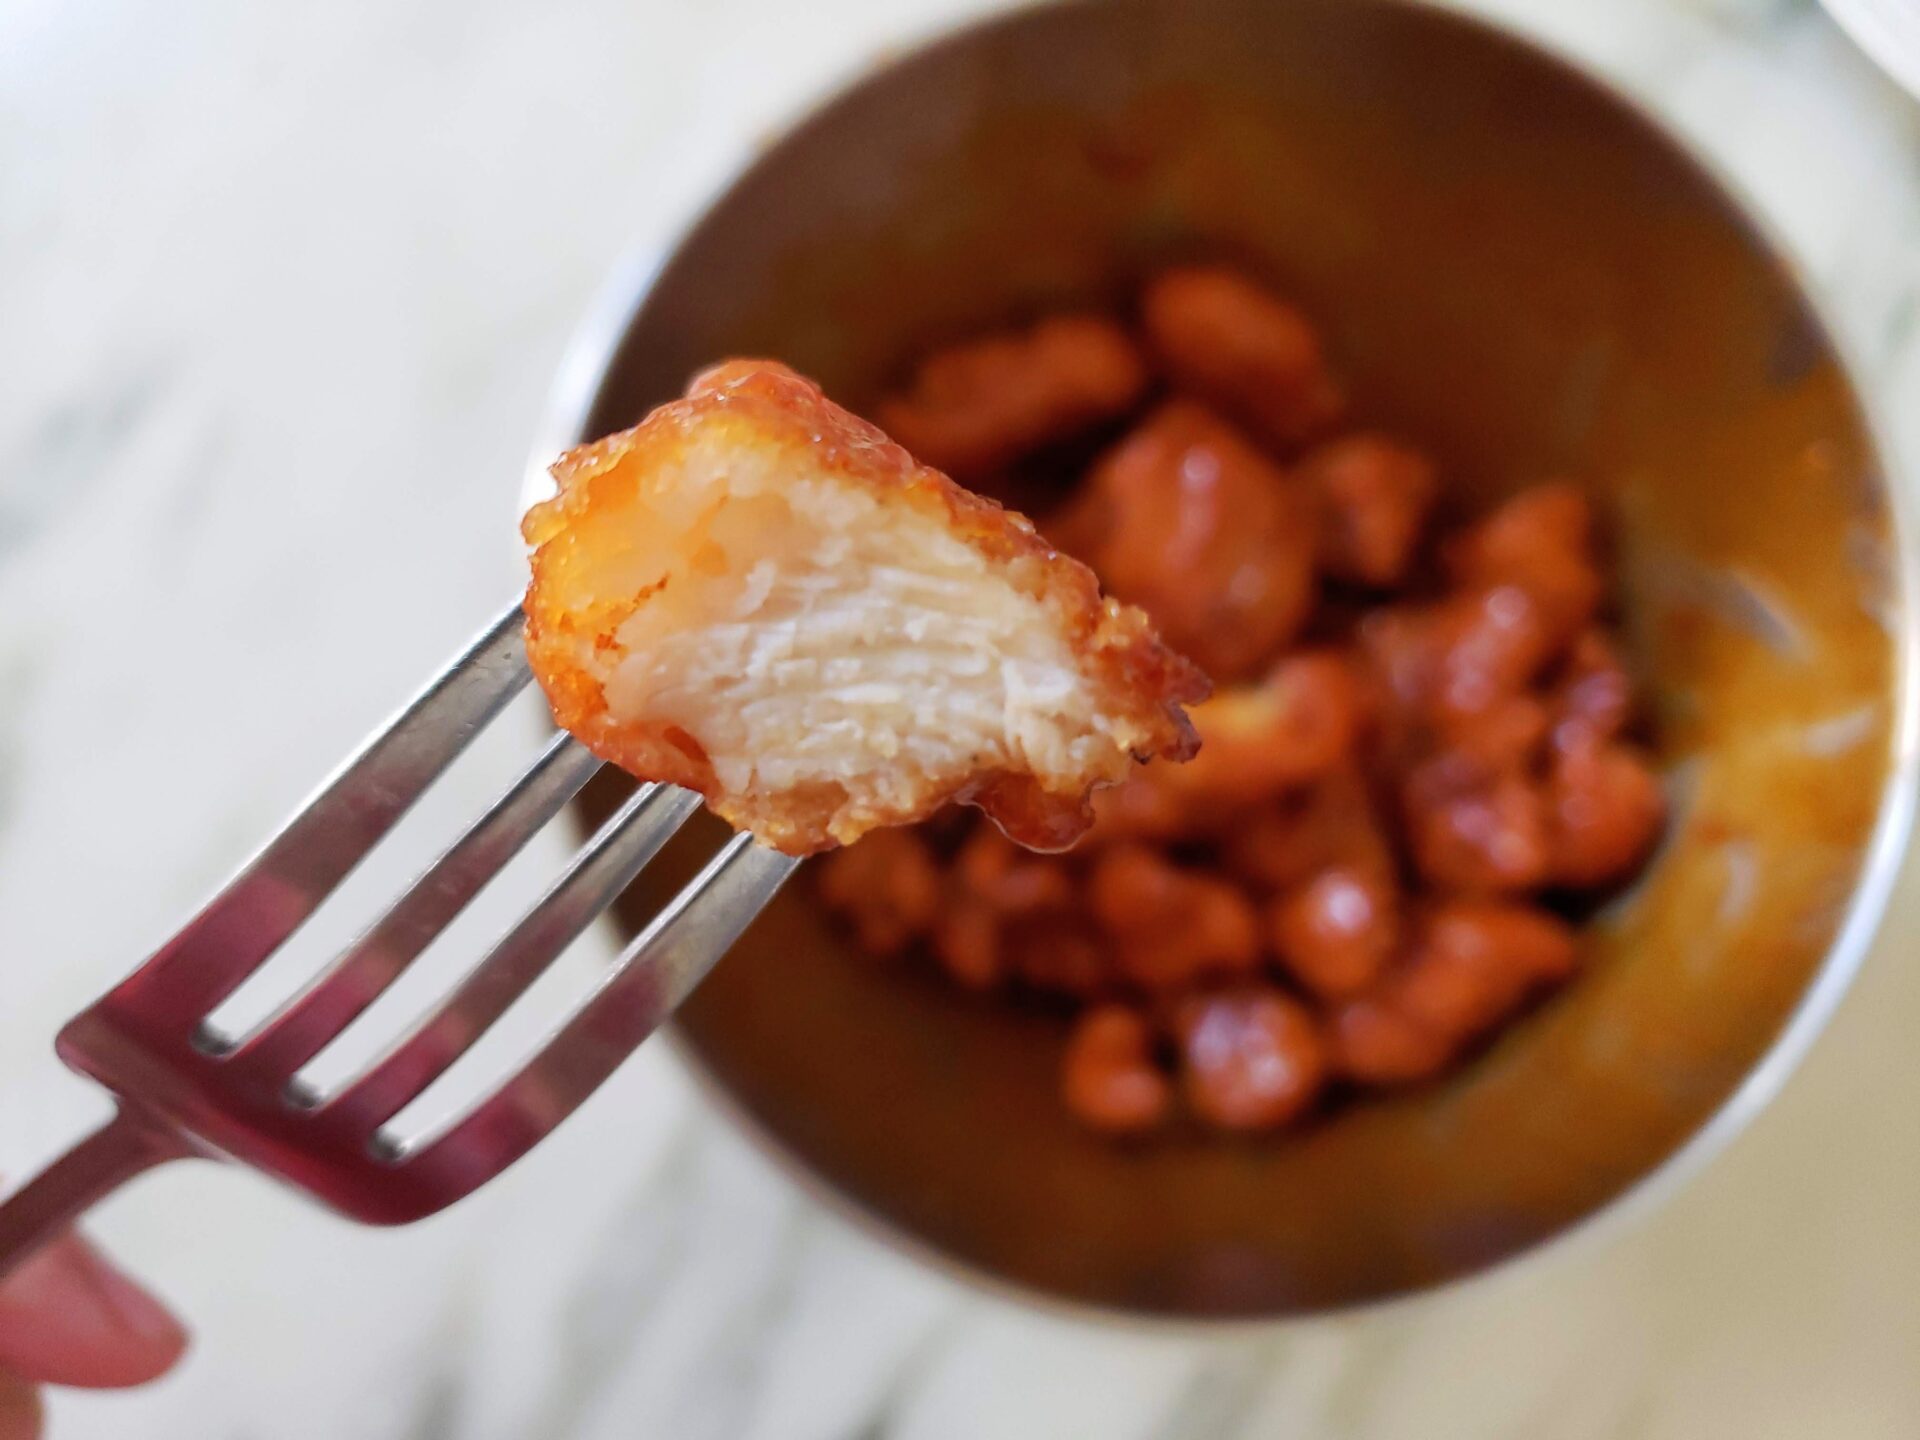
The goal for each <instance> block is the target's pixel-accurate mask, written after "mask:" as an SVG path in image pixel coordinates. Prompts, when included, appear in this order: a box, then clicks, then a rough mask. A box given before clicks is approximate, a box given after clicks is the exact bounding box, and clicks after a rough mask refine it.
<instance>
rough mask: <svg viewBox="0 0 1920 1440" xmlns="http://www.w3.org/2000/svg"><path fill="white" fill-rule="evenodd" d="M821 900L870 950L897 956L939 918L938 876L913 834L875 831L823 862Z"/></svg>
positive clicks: (929, 854) (922, 844)
mask: <svg viewBox="0 0 1920 1440" xmlns="http://www.w3.org/2000/svg"><path fill="white" fill-rule="evenodd" d="M820 898H821V899H823V900H824V901H826V902H827V904H828V905H829V906H831V907H832V908H833V909H835V910H837V911H839V912H840V913H841V914H842V915H844V916H846V918H847V922H848V923H849V924H850V925H851V926H852V927H853V933H854V934H855V935H857V936H858V937H859V939H860V943H861V945H862V946H864V947H865V948H866V949H868V950H870V951H872V952H873V953H874V954H876V955H897V954H899V953H900V952H901V951H902V950H904V949H906V947H907V946H908V945H909V944H911V943H912V942H913V941H915V940H917V939H919V938H920V937H921V936H922V935H925V934H926V933H927V931H928V930H929V929H931V928H932V926H933V922H934V919H935V917H936V916H937V915H938V914H939V913H940V871H939V868H938V867H937V866H936V865H935V863H934V859H933V853H932V852H931V851H930V850H928V849H927V844H926V841H924V840H922V839H921V838H920V837H919V836H918V835H917V834H915V833H914V832H913V831H911V830H876V831H875V832H874V833H873V834H871V835H869V836H867V837H866V838H865V839H864V840H862V841H860V843H859V844H857V845H849V846H847V847H846V848H845V849H844V850H837V851H835V852H834V853H833V854H832V855H829V856H828V857H827V858H826V860H825V861H824V862H822V864H821V867H820Z"/></svg>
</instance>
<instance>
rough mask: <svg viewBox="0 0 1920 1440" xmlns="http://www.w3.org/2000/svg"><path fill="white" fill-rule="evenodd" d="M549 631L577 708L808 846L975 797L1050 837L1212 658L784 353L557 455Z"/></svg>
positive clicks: (1178, 733) (1155, 741) (559, 708)
mask: <svg viewBox="0 0 1920 1440" xmlns="http://www.w3.org/2000/svg"><path fill="white" fill-rule="evenodd" d="M553 473H554V478H555V479H556V480H557V481H558V482H559V487H560V490H559V494H558V495H557V496H556V497H555V498H554V499H552V500H550V501H547V502H546V503H544V504H541V505H537V506H535V507H534V508H533V509H532V510H531V511H529V512H528V515H527V518H526V520H525V521H524V522H523V525H522V529H523V532H524V534H525V535H526V538H527V541H528V542H529V543H530V544H531V545H533V546H534V547H535V549H534V553H533V561H532V566H533V581H532V584H531V586H530V587H529V588H528V591H527V597H526V612H527V653H528V658H529V659H530V661H531V662H532V666H533V672H534V674H535V676H536V677H537V678H538V679H539V681H540V683H541V686H542V687H543V688H544V689H545V691H546V693H547V698H548V701H549V702H550V703H551V705H552V707H553V712H554V717H555V719H556V720H558V722H559V723H560V724H561V725H562V726H564V727H565V728H566V729H568V730H570V731H572V732H573V734H574V735H575V736H577V737H578V738H579V739H580V740H581V741H582V743H584V744H585V745H586V746H587V747H588V748H589V749H591V750H592V751H593V752H594V753H595V754H597V755H600V756H603V757H604V758H606V759H608V760H611V761H612V762H614V763H615V764H617V765H619V766H621V767H622V768H623V769H626V770H629V771H631V772H632V773H633V774H635V775H637V776H640V777H641V778H643V779H649V780H666V781H671V782H672V783H674V784H677V785H684V786H686V787H688V788H689V789H693V790H698V791H699V792H700V793H701V794H703V795H704V796H705V797H706V798H707V802H708V804H709V805H710V806H711V807H712V808H713V809H714V810H715V811H716V812H717V813H719V814H720V815H721V816H723V817H724V818H726V819H727V820H728V821H730V822H732V823H733V824H734V825H736V826H738V827H740V828H742V829H745V830H749V831H751V832H753V834H754V835H755V836H756V837H758V838H759V839H760V840H761V841H762V842H764V843H766V844H768V845H771V846H773V847H775V848H776V849H780V850H784V851H786V852H788V853H789V854H807V853H810V852H812V851H817V850H822V849H826V848H828V847H830V846H832V845H834V844H845V843H846V842H848V841H851V840H853V839H856V838H857V837H858V836H860V835H862V834H864V833H866V832H867V831H869V830H871V829H874V828H875V827H877V826H881V825H896V824H902V823H905V822H908V821H912V820H916V819H919V818H922V817H924V816H927V815H930V814H932V813H933V812H934V811H935V810H936V809H938V808H939V807H940V806H941V805H943V804H945V803H946V802H948V801H950V800H963V801H967V802H969V803H971V804H974V805H977V806H979V807H980V808H981V809H982V810H984V811H986V812H987V814H989V815H990V816H992V817H993V818H994V819H995V820H996V821H997V822H998V823H999V824H1000V826H1001V827H1002V828H1003V829H1004V830H1006V831H1007V832H1008V833H1009V834H1010V835H1013V836H1014V837H1016V838H1017V839H1019V840H1021V841H1022V842H1023V843H1026V844H1029V845H1032V846H1034V847H1036V848H1047V849H1057V848H1062V847H1064V846H1066V845H1068V844H1070V843H1071V842H1072V841H1073V840H1074V839H1075V838H1076V837H1077V836H1078V835H1079V834H1080V833H1081V832H1082V831H1083V830H1085V828H1086V827H1087V825H1088V824H1090V823H1091V809H1090V806H1089V804H1088V793H1089V791H1090V790H1091V789H1092V787H1094V786H1096V785H1099V784H1110V783H1115V782H1118V781H1120V780H1123V779H1125V778H1126V777H1127V775H1128V774H1129V773H1130V772H1131V771H1132V770H1133V767H1134V763H1135V761H1136V759H1140V760H1144V759H1147V758H1149V757H1152V756H1156V755H1158V756H1164V757H1167V758H1169V759H1176V760H1178V759H1185V758H1186V757H1187V756H1189V755H1190V754H1191V753H1192V751H1193V748H1194V746H1195V744H1196V741H1195V737H1194V733H1193V728H1192V726H1191V725H1190V724H1189V723H1188V722H1187V719H1186V716H1185V713H1184V712H1183V710H1182V709H1181V706H1182V705H1183V704H1184V703H1187V702H1191V701H1195V700H1198V699H1200V698H1201V697H1203V696H1204V695H1205V694H1206V691H1207V684H1206V681H1205V679H1204V677H1203V676H1201V675H1200V673H1199V672H1198V671H1197V670H1195V669H1194V667H1193V666H1192V665H1191V664H1190V663H1189V662H1187V661H1186V660H1184V659H1183V658H1181V657H1180V656H1178V655H1176V654H1174V653H1173V652H1172V651H1171V650H1169V649H1168V648H1167V647H1166V646H1165V645H1163V644H1162V643H1161V642H1160V639H1159V637H1158V636H1157V635H1155V633H1154V631H1153V628H1152V626H1151V624H1150V623H1149V622H1148V620H1147V617H1146V616H1145V615H1144V614H1143V613H1141V612H1140V611H1139V610H1136V609H1132V608H1130V607H1127V606H1123V605H1120V604H1118V603H1116V602H1114V601H1111V600H1106V599H1103V598H1102V596H1101V594H1100V591H1099V587H1098V584H1097V583H1096V582H1095V580H1094V577H1093V574H1092V572H1090V571H1089V570H1088V569H1087V568H1086V567H1085V566H1083V565H1081V564H1080V563H1078V562H1077V561H1075V560H1071V559H1069V558H1067V557H1066V556H1064V555H1061V554H1059V553H1058V552H1057V551H1055V550H1053V549H1052V548H1051V547H1049V546H1048V545H1047V544H1046V543H1045V542H1044V541H1043V540H1041V539H1040V537H1039V536H1038V535H1037V534H1036V533H1035V532H1034V529H1033V526H1032V525H1031V524H1030V523H1029V522H1028V521H1027V520H1026V519H1025V518H1023V517H1022V516H1019V515H1015V514H1011V513H1009V512H1007V511H1005V510H1002V509H1001V508H1000V507H999V506H997V505H995V504H993V503H992V502H990V501H986V500H982V499H980V498H979V497H978V496H976V495H972V494H970V493H968V492H967V491H965V490H962V489H960V488H959V487H958V486H956V485H955V484H954V483H953V482H952V481H951V480H949V479H947V477H946V476H944V475H942V474H940V473H939V472H938V471H936V470H931V469H929V468H927V467H926V466H923V465H920V464H918V463H916V462H915V461H914V460H913V458H912V457H911V456H910V455H908V454H907V452H906V451H905V450H903V449H901V448H900V447H899V446H898V445H896V444H894V443H893V442H892V441H890V440H888V439H887V437H886V436H885V435H883V434H882V433H881V432H880V431H879V430H877V429H876V428H874V427H873V426H872V425H869V424H867V423H866V422H865V421H863V420H860V419H858V418H857V417H855V416H853V415H850V414H848V413H847V412H846V411H844V410H842V409H840V408H839V407H838V406H837V405H834V404H833V403H832V402H830V401H829V400H827V399H826V397H825V396H823V395H822V394H821V392H820V390H819V387H817V386H816V385H814V384H813V383H812V382H810V381H808V380H805V379H802V378H801V377H800V376H798V375H796V374H794V373H793V372H792V371H791V370H788V369H786V368H785V367H784V366H781V365H777V364H773V363H771V362H766V361H734V362H730V363H728V364H725V365H721V366H719V367H717V368H716V369H713V370H710V371H708V372H707V373H706V374H704V375H702V376H701V377H699V378H698V379H697V380H696V381H695V382H694V384H693V386H692V388H691V389H690V390H689V391H688V393H687V396H686V398H685V399H683V400H678V401H674V402H673V403H671V404H668V405H664V406H662V407H661V408H660V409H658V410H656V411H654V413H653V414H652V415H650V416H648V417H647V419H646V420H645V421H643V422H642V423H641V424H640V425H639V426H637V427H636V428H634V429H632V430H629V431H626V432H624V433H622V434H619V435H614V436H610V437H609V438H607V439H605V440H601V441H597V442H595V443H594V444H591V445H586V446H582V447H581V448H580V449H578V450H574V451H571V452H569V453H568V454H567V455H565V456H563V457H561V459H560V461H559V462H558V463H557V464H556V465H555V466H554V467H553Z"/></svg>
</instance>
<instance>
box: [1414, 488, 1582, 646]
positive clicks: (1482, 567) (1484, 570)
mask: <svg viewBox="0 0 1920 1440" xmlns="http://www.w3.org/2000/svg"><path fill="white" fill-rule="evenodd" d="M1593 531H1594V521H1593V506H1592V504H1591V503H1590V502H1589V501H1588V499H1587V497H1586V496H1585V495H1584V494H1582V493H1581V492H1580V490H1579V489H1578V488H1576V487H1575V486H1574V485H1572V484H1570V483H1568V482H1565V481H1555V482H1551V483H1549V484H1545V485H1535V486H1533V487H1532V488H1531V489H1527V490H1522V491H1521V492H1520V493H1519V494H1518V495H1515V496H1514V497H1513V498H1512V499H1511V500H1508V501H1507V502H1506V503H1505V504H1503V505H1502V506H1500V508H1499V509H1497V510H1495V511H1494V512H1493V513H1492V514H1490V515H1488V516H1487V517H1486V518H1485V519H1483V520H1481V521H1480V522H1479V523H1478V524H1475V525H1473V526H1471V527H1469V528H1468V529H1466V530H1464V531H1462V532H1461V533H1459V534H1458V535H1456V536H1454V537H1453V538H1452V539H1451V540H1450V541H1449V542H1448V543H1447V545H1446V547H1445V559H1446V564H1447V568H1448V570H1449V571H1450V572H1451V574H1452V576H1453V578H1454V580H1455V581H1456V582H1457V583H1458V584H1460V585H1461V586H1462V587H1464V588H1468V589H1476V590H1487V589H1493V588H1496V587H1499V586H1507V585H1511V586H1516V587H1518V588H1519V589H1521V590H1524V591H1526V592H1527V594H1528V595H1530V596H1531V597H1532V598H1533V601H1534V604H1535V605H1536V607H1537V608H1538V610H1539V612H1540V616H1541V619H1542V622H1543V624H1544V627H1545V631H1546V634H1547V636H1548V637H1549V644H1550V646H1553V647H1558V646H1560V645H1564V644H1566V643H1568V642H1570V641H1572V639H1573V638H1574V636H1576V635H1577V634H1578V633H1579V632H1580V631H1581V630H1582V629H1583V628H1584V627H1585V626H1586V625H1587V624H1588V623H1589V622H1590V621H1591V620H1592V619H1593V616H1594V612H1595V611H1596V610H1598V608H1599V605H1600V600H1601V597H1602V595H1603V594H1604V592H1605V590H1606V585H1605V582H1604V581H1603V580H1602V579H1601V576H1600V565H1599V560H1598V558H1597V557H1596V555H1595V553H1594V534H1593Z"/></svg>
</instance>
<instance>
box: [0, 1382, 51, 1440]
mask: <svg viewBox="0 0 1920 1440" xmlns="http://www.w3.org/2000/svg"><path fill="white" fill-rule="evenodd" d="M44 1418H45V1416H44V1414H43V1412H42V1410H41V1408H40V1392H39V1391H38V1390H37V1389H35V1388H34V1387H33V1386H32V1385H29V1384H28V1383H27V1382H26V1381H24V1380H22V1379H21V1378H20V1377H19V1376H18V1375H9V1374H8V1373H7V1372H6V1371H4V1370H0V1440H39V1436H40V1428H41V1421H42V1420H43V1419H44Z"/></svg>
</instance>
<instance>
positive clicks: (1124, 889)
mask: <svg viewBox="0 0 1920 1440" xmlns="http://www.w3.org/2000/svg"><path fill="white" fill-rule="evenodd" d="M1087 897H1088V905H1089V908H1090V909H1091V911H1092V913H1093V917H1094V919H1095V920H1096V921H1098V922H1099V924H1100V926H1101V928H1102V929H1104V930H1105V931H1106V933H1107V936H1108V938H1109V939H1110V940H1111V941H1112V942H1113V946H1114V962H1115V966H1116V968H1117V969H1118V970H1119V972H1120V974H1121V975H1123V976H1124V977H1125V978H1126V979H1128V980H1130V981H1132V982H1133V983H1134V984H1136V985H1138V986H1139V987H1140V988H1141V989H1143V990H1177V989H1180V988H1181V987H1183V986H1186V985H1191V984H1193V983H1194V982H1195V981H1196V980H1199V979H1201V978H1203V977H1205V976H1209V975H1235V974H1246V973H1250V972H1252V971H1254V970H1256V969H1258V968H1259V964H1260V919H1259V915H1258V913H1257V912H1256V911H1255V910H1254V908H1253V902H1252V901H1250V900H1248V899H1247V897H1246V895H1245V894H1243V893H1242V892H1241V890H1240V889H1239V887H1237V886H1235V885H1233V884H1232V883H1230V882H1229V881H1226V880H1222V879H1221V878H1220V877H1219V876H1217V875H1211V874H1208V873H1207V872H1205V871H1202V870H1186V869H1182V868H1181V867H1180V866H1177V865H1174V864H1171V863H1170V862H1169V861H1168V860H1167V859H1166V858H1165V857H1164V856H1162V855H1161V854H1160V853H1159V852H1158V851H1155V850H1151V849H1149V848H1147V847H1146V846H1144V845H1116V846H1114V847H1113V848H1112V849H1111V850H1107V851H1104V852H1102V854H1101V856H1100V858H1099V860H1098V861H1096V862H1095V864H1094V868H1093V874H1092V875H1091V876H1090V877H1089V878H1088V882H1087Z"/></svg>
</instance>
